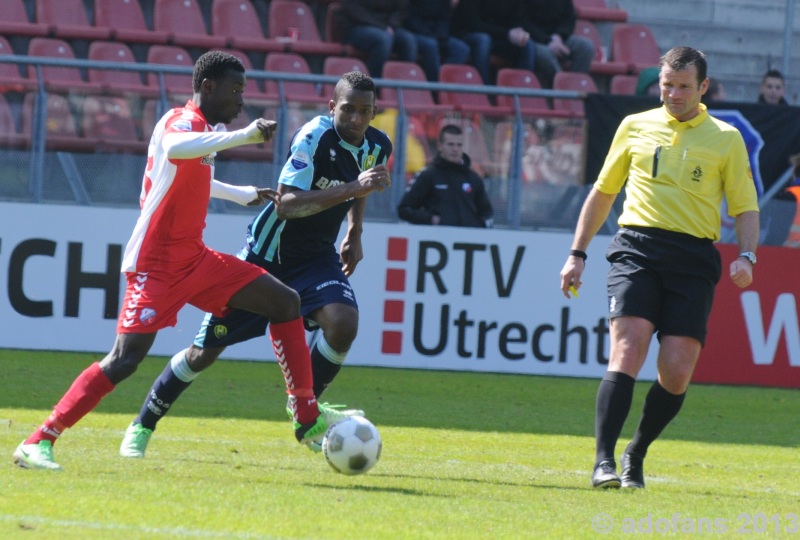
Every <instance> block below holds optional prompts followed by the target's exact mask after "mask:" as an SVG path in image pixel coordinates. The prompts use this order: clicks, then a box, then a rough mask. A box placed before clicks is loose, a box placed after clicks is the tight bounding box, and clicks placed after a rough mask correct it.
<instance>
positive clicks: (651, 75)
mask: <svg viewBox="0 0 800 540" xmlns="http://www.w3.org/2000/svg"><path fill="white" fill-rule="evenodd" d="M659 71H660V69H659V68H658V66H654V67H648V68H644V69H643V70H642V71H640V72H639V79H638V80H637V81H636V95H637V96H653V97H659V96H661V88H659V86H658V74H659Z"/></svg>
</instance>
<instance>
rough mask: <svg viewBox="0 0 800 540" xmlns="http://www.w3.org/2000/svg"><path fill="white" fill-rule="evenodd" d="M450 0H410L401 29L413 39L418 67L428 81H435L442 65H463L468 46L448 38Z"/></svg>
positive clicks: (467, 57)
mask: <svg viewBox="0 0 800 540" xmlns="http://www.w3.org/2000/svg"><path fill="white" fill-rule="evenodd" d="M450 15H451V7H450V0H410V2H409V10H408V17H406V20H405V28H406V29H407V30H408V31H409V32H411V33H412V34H413V35H414V38H415V39H416V40H417V50H418V51H419V58H420V65H421V66H422V69H423V71H425V76H426V77H427V78H428V80H429V81H432V82H436V81H438V80H439V67H441V65H442V59H444V63H445V64H465V63H466V62H467V60H469V45H467V44H466V43H464V42H463V41H461V40H460V39H458V38H456V37H453V36H451V35H450Z"/></svg>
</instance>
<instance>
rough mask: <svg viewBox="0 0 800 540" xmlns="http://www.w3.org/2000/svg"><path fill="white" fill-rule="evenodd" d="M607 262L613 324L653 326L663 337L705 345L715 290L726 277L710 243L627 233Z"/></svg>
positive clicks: (643, 230)
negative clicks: (620, 320) (617, 320)
mask: <svg viewBox="0 0 800 540" xmlns="http://www.w3.org/2000/svg"><path fill="white" fill-rule="evenodd" d="M606 259H608V261H609V262H610V263H611V269H610V270H609V272H608V302H609V303H608V308H609V318H614V317H623V316H632V317H641V318H643V319H647V320H648V321H650V322H652V323H653V324H654V325H655V327H656V331H657V332H658V334H659V336H662V335H666V336H689V337H693V338H695V339H697V340H698V341H700V343H701V344H702V343H705V338H706V327H707V323H708V316H709V314H710V313H711V305H712V303H713V302H714V289H715V287H716V285H717V282H719V279H720V276H721V272H722V262H721V259H720V255H719V251H717V248H716V247H715V246H714V244H713V242H712V241H711V240H704V239H700V238H696V237H693V236H690V235H687V234H683V233H677V232H672V231H666V230H662V229H655V228H647V227H623V228H622V229H620V230H619V231H618V232H617V234H616V235H615V236H614V240H613V241H612V242H611V245H610V246H609V248H608V253H607V254H606Z"/></svg>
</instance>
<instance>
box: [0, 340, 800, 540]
mask: <svg viewBox="0 0 800 540" xmlns="http://www.w3.org/2000/svg"><path fill="white" fill-rule="evenodd" d="M96 359H97V357H95V356H91V355H82V354H73V353H42V352H21V351H8V350H5V351H3V350H0V365H2V375H3V377H2V381H0V449H1V450H2V452H3V453H4V455H5V456H6V460H5V466H2V468H4V469H5V471H4V472H3V473H2V475H0V478H2V484H0V538H3V539H7V538H9V539H13V538H26V539H38V538H47V539H71V538H75V539H109V538H124V539H139V538H222V539H240V538H244V539H254V538H312V539H343V540H344V539H347V540H350V539H362V538H363V539H383V538H391V539H394V538H408V539H424V538H437V539H438V538H448V539H449V538H454V539H462V538H466V539H469V538H493V539H496V538H588V537H593V536H596V533H595V532H594V531H593V528H592V519H593V517H594V516H595V515H596V514H599V513H605V514H608V515H609V516H610V517H611V518H613V520H614V528H613V532H614V534H612V535H607V536H609V537H619V536H623V534H624V533H625V532H626V530H625V529H623V526H624V525H625V524H626V523H627V526H628V527H629V528H630V527H631V526H633V525H632V523H634V524H636V522H639V521H640V520H644V521H642V522H640V523H638V526H640V527H646V526H647V523H648V521H647V520H648V519H650V522H651V523H653V526H655V525H656V523H657V520H658V519H659V518H663V519H664V520H669V522H667V521H663V520H662V522H661V525H662V526H666V525H667V524H669V525H670V526H671V527H673V531H674V530H675V529H674V527H679V526H680V527H684V529H683V530H684V531H688V530H690V529H689V527H690V526H691V525H692V524H693V523H697V522H692V521H689V520H690V519H698V518H709V519H710V520H712V522H713V520H714V519H717V520H720V519H724V520H726V521H725V522H720V521H718V522H717V524H718V525H719V524H721V523H724V525H725V527H726V530H727V534H726V535H723V536H734V533H735V531H736V529H737V528H739V527H741V526H746V525H747V522H746V521H745V519H746V517H745V515H744V514H749V515H751V516H755V515H756V514H758V513H761V514H763V515H764V516H765V517H767V518H773V519H772V521H769V522H767V523H766V528H767V531H766V532H764V533H762V534H758V535H757V536H758V537H761V538H774V537H797V536H798V534H800V532H798V534H794V535H792V534H788V533H786V532H785V530H784V529H785V528H786V527H790V526H791V525H792V523H791V521H790V518H789V517H786V516H787V515H788V514H791V513H794V514H800V460H798V451H797V450H798V448H797V446H798V429H797V426H798V417H800V414H798V413H800V407H799V406H798V405H800V396H799V395H798V393H797V391H790V390H773V389H756V388H736V387H720V386H700V385H696V386H693V387H692V388H691V389H690V392H689V397H688V398H687V401H686V404H685V406H684V409H683V411H682V412H681V414H680V415H679V416H678V418H677V419H676V420H675V421H674V422H673V424H672V425H671V426H670V427H668V428H667V430H666V431H665V433H664V434H663V435H662V438H661V439H660V440H659V441H657V442H656V443H655V444H654V445H653V447H652V448H651V452H650V455H649V456H648V460H647V462H646V474H647V482H648V487H647V489H646V490H644V491H636V492H631V491H627V490H624V491H608V492H597V491H593V490H592V489H591V488H590V487H589V474H590V469H591V466H592V462H593V456H594V438H593V425H594V399H595V393H596V390H597V381H594V380H581V379H566V378H546V377H531V376H511V375H494V374H476V373H454V372H430V371H413V370H389V369H377V368H356V367H346V368H345V369H344V370H343V371H342V373H341V374H340V376H339V378H338V379H337V381H336V383H335V384H334V385H333V386H332V387H331V389H329V390H328V393H327V394H326V395H325V396H324V398H325V399H326V400H328V401H331V402H342V403H347V404H349V405H352V406H358V407H361V408H363V409H365V410H366V411H367V415H368V416H369V418H370V419H371V420H372V421H373V422H374V423H375V424H376V426H378V429H379V430H380V432H381V435H382V437H383V442H384V447H383V454H382V456H381V461H380V462H379V463H378V464H377V465H376V466H375V468H374V469H372V471H370V472H369V473H368V474H366V475H363V476H356V477H346V476H342V475H338V474H336V473H335V472H334V471H333V470H332V469H330V468H329V467H328V465H327V464H326V463H325V460H324V458H323V457H322V456H321V455H319V454H313V453H311V452H309V451H308V450H306V449H305V448H303V447H301V446H300V445H298V444H297V443H296V442H294V439H293V435H292V431H291V426H290V424H289V422H288V421H286V419H285V416H284V415H285V413H284V411H283V408H284V405H285V394H284V393H283V381H282V378H281V375H280V371H279V370H278V367H277V365H275V364H272V363H269V364H260V363H247V362H221V363H219V364H218V365H217V366H215V367H214V368H213V369H211V370H209V371H208V372H207V373H204V374H203V375H202V376H201V377H200V378H199V379H198V380H197V382H196V383H195V384H194V385H193V387H192V388H191V389H190V390H189V391H187V392H186V394H185V395H184V396H183V397H182V398H181V400H180V401H179V402H178V405H176V406H175V408H174V410H173V411H172V412H171V413H170V416H169V418H167V419H166V420H164V421H163V422H162V423H161V425H160V427H159V430H158V431H157V432H156V434H155V435H154V436H153V439H152V441H151V443H150V449H149V450H148V455H147V457H146V458H145V459H144V460H130V459H123V458H120V457H118V453H117V452H118V448H119V442H120V440H121V438H122V434H123V432H124V430H125V428H126V427H127V425H128V423H129V422H130V420H131V419H132V418H133V416H134V415H135V413H136V411H137V410H138V408H139V406H140V405H141V402H142V400H143V399H144V395H145V392H146V390H147V388H148V387H149V384H150V382H151V381H152V380H153V378H154V377H155V376H156V375H157V374H158V373H159V372H160V371H161V369H162V368H163V366H164V364H165V362H166V359H164V358H153V359H148V360H146V361H145V362H144V363H143V364H142V366H141V367H140V369H139V371H138V372H137V373H136V374H135V375H134V376H133V377H132V378H131V379H129V380H128V381H125V382H124V383H123V384H121V385H120V386H119V388H117V389H116V390H115V391H114V392H113V393H111V394H110V395H109V396H108V397H107V398H106V399H105V400H104V401H103V402H102V403H101V405H100V406H99V407H98V409H97V410H96V411H94V412H93V413H92V414H90V415H89V416H87V417H86V418H85V419H84V420H83V421H82V422H80V423H79V424H78V425H77V426H75V427H74V428H73V429H71V430H70V431H69V432H67V434H66V435H65V436H64V437H62V440H60V441H59V442H58V444H57V445H56V456H57V458H58V461H59V462H60V463H61V465H62V466H63V467H64V469H65V472H63V473H49V472H42V471H24V470H19V469H17V468H15V467H14V466H13V464H12V463H11V453H12V452H13V450H14V447H15V446H16V445H17V444H18V443H19V442H20V441H21V440H22V439H23V438H25V437H26V436H27V435H28V433H30V432H31V431H32V430H33V429H34V428H35V427H36V426H37V425H38V424H39V423H41V422H42V421H43V420H44V418H45V417H46V416H47V415H48V414H49V412H50V409H51V407H52V406H53V404H54V403H55V401H56V400H57V399H58V398H59V397H60V396H61V395H62V393H63V392H64V391H65V390H66V389H67V387H68V386H69V384H70V383H71V382H72V380H73V379H74V378H75V376H76V375H77V374H78V373H80V372H81V371H82V370H83V369H84V368H85V367H86V366H87V365H88V364H89V363H90V362H91V361H93V360H96ZM648 386H649V383H640V384H639V385H638V386H637V389H636V400H635V402H634V406H633V411H632V414H631V418H630V419H629V422H628V424H627V425H626V429H625V431H624V433H623V440H622V441H620V445H619V447H618V451H621V450H622V447H623V445H624V444H626V443H627V440H628V439H629V437H630V436H631V433H632V430H633V428H634V427H635V423H636V421H638V416H639V411H640V410H641V400H642V399H643V397H644V395H645V393H646V391H647V387H648ZM676 515H677V518H676V517H675V516H676ZM776 515H777V516H778V517H777V518H775V517H774V516H776ZM625 520H628V521H625ZM630 520H633V522H632V521H630ZM682 520H683V521H682ZM762 525H763V520H762ZM697 526H698V527H699V525H697ZM758 526H759V527H761V525H758ZM799 526H800V525H799ZM755 527H756V524H755V523H751V524H750V528H751V530H753V529H754V528H755ZM776 527H777V532H776ZM628 530H630V529H628ZM644 532H647V531H644ZM706 536H709V535H706ZM714 536H717V537H720V536H721V535H720V534H716V535H714ZM738 536H741V535H738Z"/></svg>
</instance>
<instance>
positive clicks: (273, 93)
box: [264, 53, 329, 104]
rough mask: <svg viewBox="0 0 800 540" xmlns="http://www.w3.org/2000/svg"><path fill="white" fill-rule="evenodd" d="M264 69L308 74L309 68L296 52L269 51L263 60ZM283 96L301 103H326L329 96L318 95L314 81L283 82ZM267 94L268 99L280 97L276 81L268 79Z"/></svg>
mask: <svg viewBox="0 0 800 540" xmlns="http://www.w3.org/2000/svg"><path fill="white" fill-rule="evenodd" d="M264 70H265V71H268V72H272V73H294V74H310V73H311V69H310V68H309V67H308V62H306V60H305V58H303V57H302V56H300V55H299V54H296V53H269V54H268V55H267V58H266V60H265V61H264ZM283 89H284V96H285V98H286V100H287V101H300V102H303V103H317V104H319V103H327V102H328V99H329V98H326V97H320V95H319V94H318V93H317V87H316V85H315V84H314V83H304V82H284V83H283ZM266 91H267V95H268V96H269V97H270V99H273V100H278V99H280V94H279V91H278V81H274V80H268V81H267V84H266Z"/></svg>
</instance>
